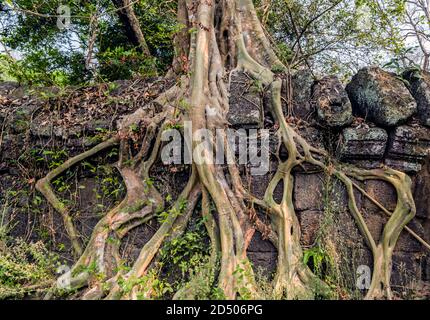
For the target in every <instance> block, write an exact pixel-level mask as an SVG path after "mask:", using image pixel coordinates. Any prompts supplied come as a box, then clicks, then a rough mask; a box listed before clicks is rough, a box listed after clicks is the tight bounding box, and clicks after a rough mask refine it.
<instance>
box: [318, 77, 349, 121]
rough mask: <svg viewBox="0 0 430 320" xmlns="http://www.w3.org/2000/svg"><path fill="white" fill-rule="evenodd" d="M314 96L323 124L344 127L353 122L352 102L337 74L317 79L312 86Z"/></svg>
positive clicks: (319, 119) (319, 118)
mask: <svg viewBox="0 0 430 320" xmlns="http://www.w3.org/2000/svg"><path fill="white" fill-rule="evenodd" d="M312 98H313V99H312V100H313V104H314V105H315V109H316V115H317V119H318V121H319V122H320V123H321V124H322V125H326V126H329V127H343V126H346V125H348V124H351V122H352V107H351V102H350V101H349V98H348V94H347V93H346V91H345V88H344V87H343V85H342V83H341V82H340V81H339V79H338V78H337V77H336V76H328V77H324V78H322V79H321V80H318V81H316V82H315V83H314V85H313V87H312Z"/></svg>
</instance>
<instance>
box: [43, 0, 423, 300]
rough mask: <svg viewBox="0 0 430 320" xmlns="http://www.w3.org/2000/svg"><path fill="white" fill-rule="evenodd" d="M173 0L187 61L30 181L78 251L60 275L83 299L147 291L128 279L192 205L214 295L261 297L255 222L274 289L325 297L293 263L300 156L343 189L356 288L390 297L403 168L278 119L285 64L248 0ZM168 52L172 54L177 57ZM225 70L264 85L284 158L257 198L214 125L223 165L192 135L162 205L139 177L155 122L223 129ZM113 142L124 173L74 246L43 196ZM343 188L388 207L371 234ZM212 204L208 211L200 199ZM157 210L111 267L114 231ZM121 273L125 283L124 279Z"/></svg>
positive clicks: (408, 198) (157, 129)
mask: <svg viewBox="0 0 430 320" xmlns="http://www.w3.org/2000/svg"><path fill="white" fill-rule="evenodd" d="M179 6H180V10H179V20H181V21H180V22H183V23H184V25H187V26H189V30H185V31H184V32H183V33H182V34H179V35H178V39H177V40H178V41H177V44H178V45H179V48H178V54H183V55H185V56H186V60H187V64H188V66H187V69H188V70H189V72H188V73H186V74H182V75H180V76H177V77H178V81H177V84H176V85H175V86H173V87H172V88H170V89H168V90H167V91H166V92H164V93H162V94H161V95H160V96H159V97H158V98H157V99H156V100H155V101H153V102H152V103H150V104H149V105H148V106H147V107H144V108H141V109H138V110H137V111H136V112H134V113H133V114H131V115H129V116H127V117H125V118H124V119H122V120H121V121H120V123H119V131H118V133H117V134H116V135H115V136H114V137H113V138H111V139H109V140H107V141H105V142H102V143H101V144H99V145H97V146H96V147H94V148H93V149H91V150H89V151H87V152H85V153H82V154H81V155H78V156H76V157H74V158H71V159H69V160H68V161H66V162H65V163H64V164H62V165H61V166H59V167H58V168H56V169H55V170H53V171H52V172H50V173H49V174H48V175H47V176H46V177H45V178H43V179H41V180H40V181H38V183H37V189H38V190H39V191H40V192H41V193H42V194H43V195H44V196H45V197H46V199H47V200H48V201H49V203H50V204H51V205H52V206H53V207H54V208H55V209H56V211H58V213H59V214H60V215H61V216H62V217H63V220H64V224H65V226H66V231H67V233H68V235H69V237H70V239H71V242H72V244H73V249H74V253H75V255H76V256H77V257H78V259H77V262H76V264H75V265H74V267H73V268H72V270H71V271H70V272H69V273H67V274H65V275H63V276H62V277H71V278H72V281H71V287H72V289H79V288H85V290H84V291H83V298H84V299H136V298H137V296H138V295H143V296H145V297H151V288H152V285H151V281H150V280H149V281H145V282H142V281H139V279H142V278H143V277H145V275H147V274H148V273H149V272H150V270H151V268H153V267H154V260H156V259H157V256H158V254H159V250H160V248H161V247H162V245H163V243H164V242H165V241H166V240H167V239H172V238H174V237H179V236H180V235H181V234H182V233H183V232H184V230H185V229H186V226H187V223H188V220H189V219H190V218H191V216H192V214H193V212H194V211H195V210H197V209H198V210H201V214H202V215H203V216H204V217H205V226H206V227H207V231H208V235H209V238H210V240H211V256H210V259H209V263H210V265H211V267H212V268H213V269H214V270H216V271H215V275H216V285H217V287H218V288H219V289H220V291H221V292H222V294H223V296H224V297H225V298H227V299H235V298H237V297H238V296H240V297H242V298H243V297H247V298H259V297H261V290H260V288H259V287H258V285H257V282H256V279H255V275H254V271H253V269H252V267H251V264H250V262H249V260H248V258H247V255H246V251H247V248H248V246H249V244H250V241H251V239H252V236H253V234H254V232H255V231H256V230H258V231H260V232H261V233H262V234H265V235H267V238H268V239H269V240H270V241H271V242H272V243H273V245H274V246H275V247H276V248H277V252H278V259H277V268H276V274H275V277H274V279H273V287H274V295H275V297H277V298H286V299H312V298H314V297H316V296H318V295H325V296H327V295H329V292H330V289H329V287H328V286H327V285H326V284H325V283H324V282H323V281H322V280H320V279H319V278H318V277H317V276H316V275H314V274H313V273H312V271H311V269H310V268H309V267H308V266H307V265H306V264H305V263H304V262H303V249H302V247H301V244H300V235H301V233H300V225H299V222H298V219H297V216H296V213H295V209H294V205H293V186H294V181H293V175H292V170H293V169H294V168H295V167H297V166H303V165H304V164H306V163H308V164H312V165H314V166H317V167H319V168H321V169H322V170H324V171H325V172H326V173H327V174H329V175H332V176H334V177H336V178H337V179H338V180H339V181H341V182H342V183H343V184H344V185H345V187H346V189H347V192H348V196H349V211H350V213H351V215H352V216H353V218H354V220H355V222H356V224H357V226H358V227H359V230H360V232H361V233H362V235H363V237H364V239H365V240H366V243H367V245H368V246H369V248H370V249H371V252H372V254H373V259H374V268H373V270H374V271H373V276H372V283H371V287H370V289H369V290H368V293H367V295H366V298H368V299H375V298H391V297H392V292H391V289H390V276H391V268H392V265H391V264H392V254H393V249H394V246H395V244H396V242H397V240H398V238H399V235H400V233H401V231H402V230H403V228H404V227H405V226H406V224H407V223H408V222H409V221H410V220H411V219H412V218H413V217H414V215H415V204H414V200H413V198H412V193H411V180H410V178H409V177H408V176H407V175H406V174H404V173H402V172H398V171H395V170H393V169H390V168H386V167H384V168H380V169H374V170H363V169H357V168H355V167H353V166H351V165H343V164H341V163H334V162H332V161H329V158H328V155H327V154H326V152H325V151H323V150H319V149H317V148H314V147H312V146H311V145H310V144H308V143H307V142H306V141H305V140H304V139H303V138H302V137H301V136H300V135H299V134H298V133H297V132H296V131H295V130H294V128H293V127H292V126H291V125H290V124H289V123H288V122H287V121H286V120H285V115H284V114H283V110H282V106H281V84H282V80H281V79H280V78H279V76H278V74H277V73H275V72H273V71H272V70H282V69H284V71H286V68H285V67H284V66H283V65H282V63H281V62H280V61H279V60H278V58H277V57H276V55H275V53H274V51H273V50H272V48H271V44H270V42H269V40H268V38H267V37H266V35H265V33H264V31H263V29H262V27H261V25H260V22H259V20H258V18H257V15H256V12H255V9H254V7H253V4H252V1H251V0H205V1H193V0H183V1H179ZM178 61H184V59H182V57H181V59H178ZM178 61H177V63H178ZM177 63H176V65H175V68H174V70H176V71H178V70H180V69H181V67H180V66H178V65H177ZM232 71H244V72H246V73H247V74H249V75H251V77H252V78H253V79H254V80H255V81H258V82H260V83H262V84H263V85H264V87H266V88H267V89H268V91H269V92H270V93H271V103H270V108H271V109H270V110H269V111H270V113H271V114H272V116H273V118H274V120H275V122H276V127H277V128H278V129H277V133H276V134H277V136H278V138H279V139H278V141H279V146H278V150H279V149H280V147H281V145H283V147H284V148H285V149H286V150H287V152H288V157H287V158H286V159H285V160H281V158H280V157H278V159H279V165H278V167H277V171H276V173H275V175H274V176H273V178H272V180H271V182H270V183H269V185H268V187H267V190H266V192H265V195H264V197H263V198H257V197H256V196H254V195H253V194H251V192H250V191H249V190H247V188H246V187H245V186H244V184H243V182H242V180H241V177H240V175H239V169H238V165H237V164H235V163H234V161H232V160H234V155H233V153H232V150H230V146H229V144H228V143H226V141H227V137H225V136H221V137H220V136H217V138H218V139H221V140H223V141H222V142H224V143H217V142H219V141H210V143H209V144H210V145H212V146H216V147H215V148H224V150H223V151H224V154H225V155H226V157H227V158H228V159H229V160H230V161H229V162H228V163H230V164H229V165H228V166H227V167H224V166H221V165H216V164H210V163H211V162H210V161H208V159H211V158H213V152H214V150H212V149H206V148H201V143H200V141H193V144H192V146H190V147H191V148H192V151H193V156H194V157H193V164H192V165H191V174H190V176H189V180H188V183H187V185H186V187H185V188H184V189H183V190H182V193H181V194H180V195H179V196H178V198H177V199H176V202H175V203H174V205H173V206H172V207H170V208H165V201H164V200H163V197H162V196H161V195H160V192H159V191H158V190H157V189H156V187H155V186H154V185H153V184H151V183H149V181H150V180H151V177H150V169H151V167H152V166H153V165H154V164H155V163H156V162H157V160H158V159H159V157H160V152H161V147H162V141H161V136H162V132H163V130H165V129H166V128H169V127H171V126H172V125H173V124H178V123H183V122H184V121H191V122H192V131H193V132H192V133H195V132H198V130H200V129H209V130H211V131H213V132H215V130H216V129H224V128H226V127H227V126H228V123H227V120H226V119H227V113H228V109H229V83H228V81H229V74H231V72H232ZM154 106H158V107H159V106H161V108H155V107H154ZM208 107H210V109H209V108H208ZM149 110H157V111H159V112H149ZM160 110H161V111H160ZM208 110H210V111H211V112H208ZM213 110H215V112H214V111H213ZM150 115H151V116H150ZM136 126H140V127H143V128H145V136H144V139H143V141H142V143H141V146H140V151H139V152H138V153H137V154H135V155H133V154H132V153H131V152H130V139H131V135H132V128H133V127H136ZM193 136H194V135H193ZM213 136H216V135H215V134H214V135H213ZM114 145H119V146H120V152H119V158H118V162H117V164H116V169H117V170H118V172H119V173H120V174H121V176H122V178H123V180H124V183H125V186H126V189H127V194H126V196H125V198H124V200H123V201H122V202H121V203H120V204H119V205H118V206H117V207H115V208H113V209H112V210H111V211H110V212H108V213H107V214H106V215H105V216H104V217H102V218H101V219H100V221H99V222H98V224H97V225H96V226H95V228H94V230H93V234H92V236H91V239H90V240H89V242H88V243H87V244H86V245H85V247H84V244H83V243H81V242H80V240H79V238H78V237H77V232H76V230H75V227H74V223H73V221H72V219H71V217H70V213H69V211H68V208H67V207H66V206H65V205H64V204H63V203H62V202H61V201H60V200H59V199H58V197H57V196H56V195H55V193H54V191H53V188H52V186H51V182H52V181H53V179H55V178H56V177H58V176H59V175H61V174H62V173H64V172H65V171H66V170H68V169H69V168H70V167H72V166H74V165H76V164H77V163H79V162H81V161H83V160H84V159H86V158H88V157H91V156H93V155H94V154H96V153H98V152H100V151H102V150H105V149H107V148H110V147H112V146H114ZM215 151H216V150H215ZM370 179H372V180H383V181H386V182H388V183H390V184H391V185H392V186H393V187H394V188H395V190H396V192H397V205H396V208H395V210H394V211H388V210H386V209H384V208H383V207H382V205H380V204H379V202H378V200H377V199H374V198H372V196H370V195H369V194H367V193H366V192H365V191H364V190H362V189H361V188H360V187H359V186H358V185H357V184H356V183H355V182H354V181H356V180H358V181H364V180H370ZM279 184H281V185H282V186H283V189H282V190H283V194H282V198H281V199H280V201H275V199H274V191H275V189H276V188H277V186H278V185H279ZM354 190H356V191H359V192H361V193H362V194H363V196H364V197H367V198H368V199H369V200H370V201H372V202H373V203H375V204H377V205H378V206H379V207H381V208H383V209H384V212H385V213H386V214H387V215H388V216H389V220H388V222H387V223H386V225H385V226H384V230H383V234H382V237H381V239H380V240H379V241H378V242H376V241H375V240H374V239H373V237H372V235H371V233H370V231H369V228H368V226H367V225H366V222H365V220H364V218H363V216H362V214H361V212H360V210H359V209H358V206H357V203H356V199H355V195H354ZM184 204H185V205H184ZM212 205H213V206H214V207H215V211H216V214H214V212H213V211H212V210H210V207H211V206H212ZM254 207H260V208H262V209H264V210H266V211H267V212H268V213H269V215H270V220H271V222H270V225H267V224H265V223H264V222H263V221H260V220H259V219H258V217H256V216H255V211H254V209H253V208H254ZM160 210H165V211H166V212H168V213H169V215H168V217H167V219H165V220H164V221H163V222H162V223H161V225H160V227H159V229H158V230H157V231H156V232H155V234H154V235H153V236H152V238H151V239H150V240H149V241H148V242H147V243H146V244H145V245H144V246H143V247H142V248H141V251H140V254H139V257H138V258H137V260H136V261H135V263H134V265H133V266H132V268H131V269H130V270H124V269H123V268H120V266H121V263H122V262H121V259H120V255H119V247H120V243H121V240H122V239H123V238H124V237H125V236H126V235H127V233H128V232H129V231H131V230H132V229H134V228H136V227H138V226H139V225H141V224H143V223H145V222H147V221H149V220H150V219H153V218H154V217H155V215H156V213H157V212H159V211H160ZM112 239H115V240H116V241H112ZM90 265H96V267H97V270H98V273H99V274H102V276H101V277H97V278H94V276H92V275H91V274H90V273H89V272H88V267H89V266H90ZM237 270H243V271H244V272H243V273H242V274H243V275H244V276H241V277H238V276H237ZM58 283H59V284H61V283H63V282H62V281H59V282H58ZM124 283H127V284H128V285H127V286H124V285H123V284H124ZM59 286H61V285H59ZM125 287H127V289H125ZM192 288H194V289H192ZM195 294H196V293H195V286H185V287H184V288H182V289H180V290H179V291H178V292H177V293H176V294H175V295H174V298H177V299H181V298H191V299H192V298H195Z"/></svg>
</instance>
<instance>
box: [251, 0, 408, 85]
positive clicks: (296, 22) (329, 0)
mask: <svg viewBox="0 0 430 320" xmlns="http://www.w3.org/2000/svg"><path fill="white" fill-rule="evenodd" d="M255 2H256V7H257V10H258V13H259V16H260V19H261V20H262V21H263V24H264V25H265V27H266V28H267V30H268V31H269V33H270V34H271V35H272V37H273V40H274V42H275V44H276V47H277V50H276V52H277V55H278V57H279V58H280V59H281V61H283V62H284V63H285V64H287V65H290V67H292V68H293V69H300V68H307V67H311V68H312V69H313V70H314V71H317V72H320V73H324V74H332V73H334V74H338V75H341V76H343V77H344V78H347V77H349V76H350V75H351V74H352V73H354V72H355V71H356V70H357V69H358V68H360V67H362V66H363V65H368V64H383V63H384V61H386V60H387V59H390V58H392V57H399V56H400V55H401V51H402V50H403V49H404V47H405V43H404V41H403V38H402V35H401V33H400V27H401V24H402V21H403V20H402V19H403V17H404V12H405V10H404V9H405V8H404V3H405V2H404V1H403V0H378V1H374V0H357V1H349V0H273V1H271V2H270V4H269V5H268V6H267V2H266V1H263V0H257V1H255ZM281 17H282V18H281Z"/></svg>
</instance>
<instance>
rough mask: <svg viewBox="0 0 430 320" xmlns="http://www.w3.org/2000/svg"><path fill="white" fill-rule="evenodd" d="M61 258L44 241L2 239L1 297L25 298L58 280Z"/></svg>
mask: <svg viewBox="0 0 430 320" xmlns="http://www.w3.org/2000/svg"><path fill="white" fill-rule="evenodd" d="M58 261H59V260H58V257H57V256H55V255H53V254H52V253H50V252H49V251H48V250H47V249H46V247H45V246H44V244H43V243H42V242H36V243H27V242H25V241H24V240H22V239H16V240H15V242H13V243H9V244H7V240H6V239H5V238H4V237H3V238H1V239H0V299H4V298H22V297H23V296H24V295H25V294H26V293H28V292H31V291H33V290H34V289H36V288H38V287H39V286H40V288H41V289H44V290H46V289H47V288H48V287H49V285H48V286H46V283H48V284H49V282H53V281H54V280H55V271H56V267H57V266H58Z"/></svg>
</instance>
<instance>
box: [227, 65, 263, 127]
mask: <svg viewBox="0 0 430 320" xmlns="http://www.w3.org/2000/svg"><path fill="white" fill-rule="evenodd" d="M260 95H261V93H260V92H258V88H256V86H255V85H253V80H252V79H251V78H250V77H249V76H247V75H246V73H244V72H241V71H234V72H233V73H232V74H231V76H230V102H229V104H230V109H229V112H228V115H227V120H228V122H229V123H230V124H231V125H232V126H233V127H241V128H258V127H261V126H262V122H263V116H262V115H263V110H262V109H263V107H262V103H261V97H260Z"/></svg>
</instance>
